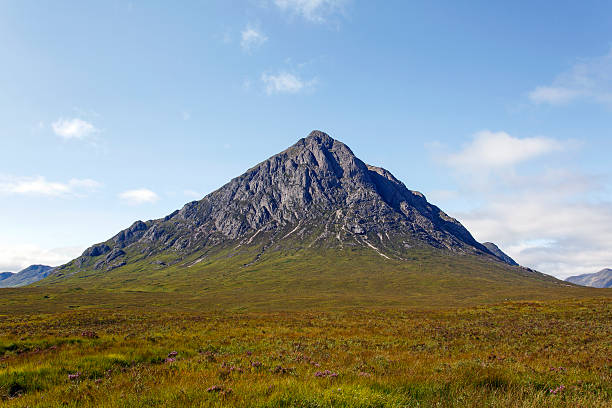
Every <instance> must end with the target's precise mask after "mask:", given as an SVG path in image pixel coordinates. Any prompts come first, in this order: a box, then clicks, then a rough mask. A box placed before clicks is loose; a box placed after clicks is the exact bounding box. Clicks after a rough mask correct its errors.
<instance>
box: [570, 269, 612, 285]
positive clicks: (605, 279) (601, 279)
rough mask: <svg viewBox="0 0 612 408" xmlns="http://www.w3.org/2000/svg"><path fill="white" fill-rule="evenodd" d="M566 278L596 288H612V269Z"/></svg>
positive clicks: (577, 283)
mask: <svg viewBox="0 0 612 408" xmlns="http://www.w3.org/2000/svg"><path fill="white" fill-rule="evenodd" d="M565 280H566V281H567V282H571V283H575V284H576V285H582V286H591V287H594V288H612V269H609V268H606V269H602V270H601V271H599V272H596V273H586V274H584V275H578V276H570V277H569V278H567V279H565Z"/></svg>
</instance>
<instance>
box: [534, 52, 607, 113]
mask: <svg viewBox="0 0 612 408" xmlns="http://www.w3.org/2000/svg"><path fill="white" fill-rule="evenodd" d="M529 99H531V101H532V102H534V103H536V104H543V103H547V104H550V105H562V104H567V103H570V102H572V101H575V100H580V99H582V100H589V101H592V102H597V103H603V104H608V105H610V104H612V50H611V51H610V52H609V53H608V54H606V55H604V56H601V57H596V58H589V59H583V60H581V61H579V62H578V63H576V64H574V66H572V67H571V68H570V69H569V70H568V71H566V72H563V73H561V74H560V75H558V76H557V77H556V78H555V79H554V81H553V83H552V84H551V85H546V86H538V87H536V88H535V89H534V90H533V91H531V92H530V93H529Z"/></svg>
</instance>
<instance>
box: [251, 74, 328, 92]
mask: <svg viewBox="0 0 612 408" xmlns="http://www.w3.org/2000/svg"><path fill="white" fill-rule="evenodd" d="M261 80H262V81H263V83H264V84H265V86H266V93H267V94H268V95H272V94H276V93H290V94H295V93H299V92H301V91H304V90H306V89H309V88H311V87H313V86H314V84H315V83H316V80H315V79H312V80H310V81H303V80H302V79H300V78H299V77H297V76H295V75H293V74H290V73H287V72H279V73H278V74H276V75H270V74H262V76H261Z"/></svg>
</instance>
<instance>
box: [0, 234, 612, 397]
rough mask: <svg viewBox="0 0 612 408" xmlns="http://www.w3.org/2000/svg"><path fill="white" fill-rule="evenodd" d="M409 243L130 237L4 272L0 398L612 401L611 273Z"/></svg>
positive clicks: (0, 300)
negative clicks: (507, 261) (585, 273)
mask: <svg viewBox="0 0 612 408" xmlns="http://www.w3.org/2000/svg"><path fill="white" fill-rule="evenodd" d="M263 241H265V237H264V239H262V242H263ZM258 255H259V257H258ZM407 255H408V256H409V258H408V259H406V260H403V261H400V260H384V259H382V258H381V257H380V256H379V255H378V254H376V253H375V252H374V251H372V250H368V249H363V248H359V247H351V246H348V245H346V246H345V247H344V248H343V249H341V250H337V249H326V248H321V247H317V248H307V247H306V248H298V249H297V250H290V249H287V248H283V247H279V248H275V249H274V250H266V251H263V252H262V246H261V245H259V244H257V243H255V244H254V245H253V246H251V247H248V248H245V249H240V250H236V249H235V248H233V247H225V248H216V249H215V251H211V252H210V253H208V254H207V253H198V254H192V255H189V256H185V257H184V258H180V257H179V258H180V259H179V258H177V255H176V254H175V255H174V258H173V255H172V254H170V253H167V252H166V253H164V254H161V255H159V256H153V257H151V258H144V257H142V255H139V254H138V253H132V254H130V260H131V262H130V263H128V265H126V266H125V267H123V268H118V269H114V270H111V271H104V270H93V269H92V268H91V267H90V266H89V267H88V266H86V267H85V268H83V269H77V268H75V267H72V268H71V269H68V270H67V271H66V275H65V276H62V277H51V278H50V279H45V280H43V281H41V282H39V283H38V284H37V285H35V286H29V287H26V288H16V289H3V290H0V405H2V406H7V407H13V406H15V407H56V406H61V407H117V406H120V407H185V406H195V407H222V406H228V407H232V406H235V407H245V406H248V407H534V408H535V407H537V408H543V407H560V406H569V407H585V408H586V407H611V406H612V403H611V402H610V401H611V400H612V358H611V357H610V356H612V343H611V341H610V339H611V338H612V303H610V299H611V297H612V290H606V289H593V288H582V287H577V286H575V285H569V284H567V283H564V282H561V281H558V280H556V279H554V278H551V277H547V276H544V275H541V274H537V273H532V272H528V271H526V270H523V269H521V268H517V267H510V266H506V265H504V264H501V263H498V262H492V261H491V260H488V259H486V258H483V257H476V256H472V255H458V254H451V253H449V252H446V251H439V250H435V249H431V248H429V249H425V248H421V249H413V250H411V251H410V252H409V253H408V254H407ZM202 257H204V259H203V260H202V261H201V262H198V263H194V262H195V261H196V260H197V259H200V258H202ZM254 259H258V260H257V262H255V263H252V261H253V260H254ZM154 260H163V261H164V262H166V263H168V264H171V263H172V264H171V265H170V266H166V267H159V266H158V265H155V264H152V261H154ZM93 261H94V262H95V260H93ZM245 264H250V265H249V266H244V265H245ZM190 265H193V266H190ZM171 351H177V352H178V356H177V358H176V361H173V362H167V361H166V358H167V357H168V354H169V353H170V352H171ZM255 362H257V363H256V364H253V363H255ZM232 367H233V368H232ZM325 370H329V371H330V372H332V373H337V376H331V377H330V376H327V377H317V376H316V375H315V373H316V372H318V371H321V372H324V371H325ZM76 373H79V376H78V377H76V378H74V377H73V378H70V377H69V375H74V374H76ZM214 386H217V387H218V388H215V389H214V390H211V391H208V389H209V388H210V387H214ZM559 387H562V388H559ZM557 389H558V390H559V391H558V392H556V393H553V392H551V390H557ZM230 390H231V391H230Z"/></svg>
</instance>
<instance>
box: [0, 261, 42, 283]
mask: <svg viewBox="0 0 612 408" xmlns="http://www.w3.org/2000/svg"><path fill="white" fill-rule="evenodd" d="M53 269H54V268H53V267H52V266H46V265H31V266H28V267H27V268H25V269H24V270H22V271H20V272H17V273H10V272H4V273H2V276H4V275H6V274H7V273H9V274H10V275H8V276H6V277H5V278H4V279H0V288H15V287H18V286H25V285H29V284H31V283H34V282H38V281H39V280H41V279H43V278H45V277H47V276H48V275H49V274H50V273H51V272H52V271H53Z"/></svg>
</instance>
